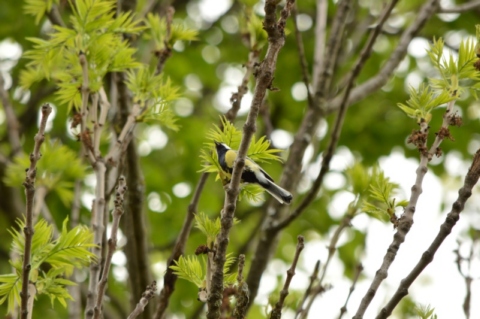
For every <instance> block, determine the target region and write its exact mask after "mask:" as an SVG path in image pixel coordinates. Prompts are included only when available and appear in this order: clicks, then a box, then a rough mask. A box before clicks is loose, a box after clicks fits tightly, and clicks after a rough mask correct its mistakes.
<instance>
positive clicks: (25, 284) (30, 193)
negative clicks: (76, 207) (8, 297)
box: [20, 104, 52, 319]
mask: <svg viewBox="0 0 480 319" xmlns="http://www.w3.org/2000/svg"><path fill="white" fill-rule="evenodd" d="M50 113H52V107H51V106H50V105H49V104H44V105H43V106H42V118H41V120H40V127H39V129H38V133H37V134H36V135H35V145H34V148H33V152H32V153H30V167H29V168H28V169H27V173H26V176H25V181H24V182H23V186H24V187H25V196H26V203H27V205H26V208H25V227H24V228H23V232H24V234H25V249H24V253H23V265H22V291H21V293H20V296H21V299H22V301H21V305H20V311H21V318H22V319H27V318H28V317H29V316H31V312H30V314H29V311H28V303H29V302H32V303H33V300H31V301H29V300H30V299H33V295H30V294H29V291H31V288H30V290H29V284H30V270H31V268H32V265H31V264H30V262H31V257H32V256H31V253H32V238H33V199H34V197H35V178H36V176H37V162H38V160H40V157H41V156H42V154H41V153H40V146H41V145H42V143H43V142H44V141H45V127H46V126H47V120H48V116H49V115H50Z"/></svg>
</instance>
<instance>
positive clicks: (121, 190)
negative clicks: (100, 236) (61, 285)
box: [93, 176, 127, 319]
mask: <svg viewBox="0 0 480 319" xmlns="http://www.w3.org/2000/svg"><path fill="white" fill-rule="evenodd" d="M126 191H127V183H126V182H125V177H123V176H120V178H119V179H118V186H117V189H116V192H115V201H114V203H115V209H114V210H113V212H112V215H113V220H112V229H111V234H110V239H109V240H108V252H107V257H106V258H105V264H104V266H103V271H102V278H101V279H100V283H99V285H98V290H97V300H96V302H95V308H94V317H93V318H95V319H99V318H101V317H102V303H103V297H104V295H105V290H106V288H107V282H108V275H109V274H110V266H111V264H112V257H113V253H114V252H115V250H116V248H117V233H118V228H119V225H120V218H121V217H122V215H123V197H124V194H125V192H126Z"/></svg>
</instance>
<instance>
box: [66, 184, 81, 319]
mask: <svg viewBox="0 0 480 319" xmlns="http://www.w3.org/2000/svg"><path fill="white" fill-rule="evenodd" d="M81 191H82V181H80V180H76V181H75V186H74V189H73V194H74V195H73V201H72V210H71V212H70V228H72V229H73V228H75V226H77V225H78V221H79V219H80V207H81V201H80V197H81ZM78 273H79V272H78V269H76V268H75V269H74V270H73V274H72V275H71V277H70V280H72V281H74V282H75V277H76V276H77V275H78ZM81 288H82V284H78V285H75V286H68V293H69V294H70V296H72V299H73V300H69V301H68V307H67V308H68V317H69V318H70V319H80V318H81V315H82V300H81V298H82V291H81Z"/></svg>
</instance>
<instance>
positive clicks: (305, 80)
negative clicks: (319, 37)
mask: <svg viewBox="0 0 480 319" xmlns="http://www.w3.org/2000/svg"><path fill="white" fill-rule="evenodd" d="M292 21H293V26H294V28H295V39H296V40H297V50H298V58H299V59H300V69H301V70H302V79H303V83H304V84H305V88H306V89H307V97H308V105H309V106H310V107H313V104H314V102H313V97H312V92H310V75H309V74H308V63H307V58H306V57H305V48H304V46H303V39H302V34H301V33H300V30H298V26H297V5H296V4H295V5H294V6H293V8H292ZM322 48H323V47H322Z"/></svg>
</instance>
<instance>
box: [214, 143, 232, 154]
mask: <svg viewBox="0 0 480 319" xmlns="http://www.w3.org/2000/svg"><path fill="white" fill-rule="evenodd" d="M214 143H215V148H216V149H217V153H222V152H226V151H228V150H230V149H231V148H230V147H228V146H227V144H225V143H221V142H217V141H214Z"/></svg>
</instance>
